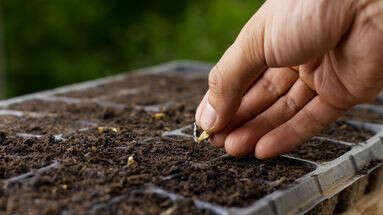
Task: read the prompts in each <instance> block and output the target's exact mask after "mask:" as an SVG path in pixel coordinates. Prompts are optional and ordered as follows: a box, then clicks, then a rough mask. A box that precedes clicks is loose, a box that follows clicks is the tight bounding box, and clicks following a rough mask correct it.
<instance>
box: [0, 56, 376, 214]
mask: <svg viewBox="0 0 383 215" xmlns="http://www.w3.org/2000/svg"><path fill="white" fill-rule="evenodd" d="M210 68H211V65H210V64H205V63H197V62H189V61H177V62H171V63H167V64H163V65H160V66H155V67H151V68H146V69H141V70H137V71H136V72H135V73H131V74H122V75H118V76H114V77H108V78H103V79H99V80H95V81H89V82H85V83H81V84H75V85H72V86H67V87H61V88H57V89H54V90H49V91H44V92H41V93H35V94H31V95H26V96H22V97H18V98H13V99H9V100H5V101H0V109H1V110H0V119H7V118H11V119H12V120H9V122H8V124H7V125H9V126H12V125H15V124H16V125H17V124H19V123H20V122H19V120H22V119H24V118H26V117H29V118H30V120H33V119H35V120H36V119H41V118H43V117H51V118H52V117H68V118H69V119H71V120H70V121H71V122H70V123H68V124H67V125H65V126H68V127H70V128H71V129H69V130H68V129H61V130H60V129H57V130H55V129H50V127H49V126H45V125H42V127H43V131H44V132H42V133H38V132H31V131H30V129H28V128H25V127H23V126H16V128H15V127H13V130H12V132H10V131H8V130H6V129H3V130H4V133H6V135H9V136H12V138H18V139H22V140H30V139H31V138H33V139H34V142H33V141H32V142H30V144H31V146H34V147H40V144H41V143H55V144H59V145H61V146H62V145H63V144H69V145H68V146H65V147H66V148H64V149H60V150H57V151H56V152H55V153H56V154H55V156H53V157H52V156H44V155H43V154H42V155H41V154H40V155H41V156H42V158H41V159H43V160H44V161H46V162H45V163H46V165H45V166H41V167H38V168H32V169H35V170H32V171H28V169H29V170H30V169H31V168H26V171H25V172H24V173H22V174H16V173H15V174H13V175H12V176H9V177H7V178H2V179H0V184H1V185H2V187H3V188H2V189H1V190H0V212H1V210H2V208H6V210H10V209H9V206H7V205H5V206H4V204H5V203H2V201H5V200H3V199H2V195H7V196H8V197H7V198H11V197H12V194H10V193H12V192H14V193H18V192H23V193H22V194H17V195H18V196H19V197H20V198H21V197H25V199H28V195H32V194H31V193H30V192H31V191H30V188H29V187H30V186H32V185H30V184H36V183H37V184H39V183H42V182H41V180H43V179H44V177H45V174H48V175H51V174H58V175H56V176H55V177H60V176H61V175H62V176H64V173H65V172H63V173H61V172H62V171H64V170H65V171H67V172H70V174H71V177H72V180H77V179H78V178H77V177H80V178H81V177H84V176H83V175H81V176H77V174H78V173H77V171H79V172H80V173H81V174H84V175H87V176H89V175H93V174H95V177H96V178H95V180H96V179H97V177H101V178H100V179H99V180H101V182H100V183H99V182H97V183H96V182H92V183H95V184H94V185H92V186H94V190H95V191H94V192H95V193H94V196H96V197H97V198H96V197H95V198H96V200H89V205H87V207H85V209H86V210H85V211H84V208H83V209H82V212H84V213H89V214H97V213H103V212H105V210H106V211H108V212H110V211H113V212H118V211H121V210H120V209H121V208H125V209H126V207H127V205H129V204H132V202H137V201H139V200H137V199H141V200H144V201H148V202H153V204H158V205H160V207H159V208H160V209H156V210H161V211H162V212H164V213H165V212H166V213H165V214H172V213H178V212H181V211H183V212H184V213H197V214H198V213H206V214H304V213H306V212H309V213H314V214H320V213H323V214H324V213H325V211H327V212H329V211H330V212H332V211H337V212H341V211H344V210H346V209H347V208H348V207H350V205H352V204H353V203H354V202H355V201H357V199H359V198H360V196H361V194H362V193H364V190H366V189H367V190H371V189H374V188H373V187H374V185H373V184H374V183H375V182H376V181H377V180H379V179H378V177H377V175H379V174H377V172H378V170H377V168H378V167H379V166H380V162H379V161H380V160H381V159H383V143H382V138H383V131H382V128H383V126H382V125H381V124H379V123H380V122H381V121H379V120H371V118H370V117H369V116H364V115H362V114H359V115H357V117H355V116H354V115H353V114H350V115H346V117H345V118H344V119H342V120H340V121H338V122H337V123H336V124H334V125H332V126H331V127H330V128H329V129H328V130H327V131H324V132H322V134H319V135H318V136H317V137H314V138H313V139H311V140H309V141H308V142H307V143H305V144H303V145H302V146H301V147H299V148H298V149H297V150H296V151H294V152H292V153H290V154H287V155H282V156H281V157H280V158H278V159H277V160H276V161H266V162H264V161H258V160H256V159H255V158H245V159H239V160H238V159H234V158H231V157H229V156H227V155H225V154H224V153H223V151H222V150H216V151H215V152H214V153H215V154H214V156H211V157H215V158H214V159H211V157H209V156H208V155H203V156H200V154H201V152H202V151H200V150H202V148H201V147H204V146H203V145H196V146H195V147H194V149H193V151H191V152H189V151H187V148H183V147H182V144H185V145H188V144H189V145H190V144H194V143H192V141H193V140H192V135H191V134H192V126H191V123H192V121H193V118H194V113H193V111H194V109H195V105H197V104H198V102H199V100H200V99H201V95H202V94H203V92H204V90H205V89H206V77H207V72H208V71H209V69H210ZM148 76H152V77H153V76H154V77H158V80H160V79H163V80H164V82H163V84H162V86H161V84H159V85H160V86H161V87H158V86H157V87H156V85H155V86H154V87H153V86H151V85H149V86H141V85H142V84H141V83H140V82H139V81H136V82H132V81H130V80H142V79H145V78H146V77H148ZM166 77H171V78H173V79H172V80H173V81H176V82H180V83H185V84H183V85H187V83H191V84H190V85H187V86H186V87H185V88H182V89H180V88H177V87H173V86H169V84H170V85H171V84H172V83H173V82H167V79H166ZM167 86H168V87H167ZM119 89H121V90H119ZM150 90H152V91H153V90H155V91H157V92H161V95H162V96H160V97H158V98H156V99H155V100H153V99H151V100H150V99H147V98H142V97H146V96H145V95H150ZM185 91H186V93H185ZM167 92H169V93H168V95H167ZM180 92H184V93H183V96H179V93H180ZM185 95H186V97H187V98H185ZM194 95H195V96H194ZM174 102H175V103H174ZM187 104H191V105H190V106H188V105H187ZM58 107H60V108H59V109H57V108H58ZM367 110H368V111H367ZM355 111H367V112H368V113H372V114H374V115H375V114H381V113H383V108H382V107H380V106H379V105H377V104H369V105H361V106H358V107H357V108H356V109H355ZM158 112H161V113H164V116H165V117H168V118H169V121H171V122H172V123H166V122H161V121H160V120H158V119H156V118H155V117H153V114H154V113H158ZM180 113H182V114H180ZM134 114H138V116H140V117H141V118H142V121H132V120H131V119H130V117H131V116H132V115H134ZM177 114H178V118H177V117H173V118H172V116H173V115H177ZM116 115H117V116H118V117H117V118H118V119H115V116H116ZM90 116H91V117H90ZM95 116H96V117H95ZM135 116H136V117H137V115H135ZM70 117H72V118H70ZM94 118H96V119H97V120H96V121H97V122H92V119H93V120H94ZM144 119H146V120H144ZM78 122H83V123H84V122H85V124H80V125H81V126H82V127H81V126H80V127H81V128H80V127H78V126H74V124H72V123H75V124H76V123H78ZM5 124H6V123H5ZM127 124H129V125H130V126H129V127H126V126H125V125H127ZM76 125H77V124H76ZM65 126H64V127H65ZM144 128H150V130H151V133H150V134H148V133H145V131H144ZM44 129H46V130H44ZM81 134H86V135H92V136H90V139H85V140H84V139H83V136H81ZM97 135H100V136H102V137H103V138H101V139H98V138H97ZM119 136H123V137H119ZM52 138H53V139H52ZM113 138H115V139H119V138H120V139H119V140H121V141H120V142H124V141H125V142H126V144H122V145H116V144H114V143H109V141H110V139H113ZM0 139H2V138H0ZM47 141H48V142H47ZM27 142H28V141H27ZM149 142H157V143H158V144H166V143H169V142H172V143H173V144H176V143H177V142H178V143H179V144H178V145H177V144H176V145H174V146H171V145H164V147H160V148H150V147H149V146H150V144H149ZM24 143H25V141H24V142H23V141H21V142H20V144H19V146H20V145H21V146H23V145H22V144H24ZM74 143H76V144H74ZM4 144H5V142H4V140H1V144H0V146H1V148H0V155H4V156H5V155H6V156H10V157H11V156H15V157H17V158H18V159H24V158H23V156H25V155H22V154H20V152H19V151H18V150H13V149H12V145H11V146H9V145H8V146H7V145H4ZM81 144H83V145H81ZM100 144H101V147H104V148H107V149H108V150H107V151H102V152H100V148H101V147H100ZM202 144H203V143H202ZM322 145H323V147H324V148H326V150H327V151H325V152H323V151H321V150H319V149H318V146H321V147H322ZM25 147H28V146H23V148H25ZM50 147H51V148H50V150H52V151H54V150H55V148H54V147H55V146H50ZM147 147H149V148H147ZM319 148H320V147H319ZM138 149H142V150H141V151H140V153H141V154H139V153H138V154H137V151H136V150H138ZM172 150H173V151H172ZM118 151H124V152H125V153H126V154H127V155H126V156H122V157H118V158H116V157H115V156H113V155H114V154H115V153H117V152H118ZM148 152H150V153H149V154H148ZM165 152H171V153H170V154H171V156H170V157H168V158H167V157H166V156H165V155H163V154H165ZM34 153H36V151H34ZM41 153H44V152H41ZM132 153H136V154H135V156H138V157H136V159H137V161H136V162H137V163H138V164H140V163H145V162H148V161H149V160H150V159H165V158H166V159H167V160H166V162H165V161H164V162H163V163H160V164H158V166H155V167H153V168H154V169H156V170H161V171H162V173H164V174H165V177H160V175H158V174H157V175H156V174H154V173H152V172H151V171H146V170H145V169H141V170H139V171H138V170H137V171H138V172H139V173H140V174H141V175H140V174H139V175H136V174H137V173H134V171H133V170H132V169H129V166H123V167H122V166H121V165H122V164H124V162H127V160H128V157H129V154H132ZM153 153H154V154H153ZM152 154H153V155H152ZM139 155H145V156H144V157H146V158H147V160H145V159H144V160H140V159H143V158H142V157H140V156H139ZM27 157H28V156H27ZM197 158H198V159H197ZM27 159H29V158H27ZM79 160H82V161H81V162H87V165H88V166H86V167H82V169H81V170H78V169H76V168H79V167H78V166H76V165H75V163H76V162H78V161H79ZM100 162H104V163H105V164H102V165H103V166H105V167H108V169H107V170H105V172H104V173H103V175H102V176H97V174H101V173H100V172H99V171H97V168H99V166H100V165H101V164H100ZM212 163H214V164H215V168H218V169H215V170H211V169H209V168H208V169H206V168H207V166H206V165H209V164H212ZM228 163H231V164H232V165H233V169H231V168H230V167H228V166H227V164H228ZM252 163H253V164H252ZM285 164H288V165H287V166H286V168H287V169H288V168H291V171H293V168H296V169H297V170H296V171H297V174H296V177H295V178H294V177H293V179H292V180H287V179H286V177H287V175H289V174H290V173H288V171H287V172H283V171H280V172H279V173H278V174H276V175H275V176H266V175H267V174H266V175H262V174H259V175H256V174H254V177H255V178H254V179H253V180H250V181H249V180H248V179H246V178H244V179H243V180H239V181H235V184H232V185H230V184H228V185H227V186H228V189H227V190H228V192H227V193H214V192H213V194H215V195H221V196H219V197H222V196H226V195H229V194H235V193H230V186H231V187H233V189H234V190H235V189H236V188H238V187H239V188H241V186H242V185H244V184H245V185H246V186H249V185H250V187H254V189H256V188H257V189H258V188H259V187H264V190H263V191H264V192H259V193H250V194H249V193H247V194H246V195H247V197H246V195H245V197H246V198H243V199H241V198H240V197H238V198H236V197H235V196H234V197H233V198H232V202H225V201H223V200H222V202H220V200H217V199H215V198H212V197H211V196H212V195H210V196H209V195H208V196H206V193H209V192H212V190H206V188H207V187H204V186H202V185H201V186H202V187H201V188H200V189H202V192H201V191H198V192H197V191H196V190H195V189H196V187H197V188H198V186H197V185H198V184H195V185H194V186H193V187H191V188H189V187H187V186H186V185H185V184H184V183H186V182H187V181H188V180H191V179H192V180H195V181H196V183H198V180H199V178H198V176H201V175H199V174H200V173H203V172H204V171H205V172H207V173H206V174H210V173H211V172H212V171H213V172H214V171H215V172H217V171H218V172H219V171H221V172H223V170H226V169H227V170H228V173H225V174H228V175H227V176H226V175H225V174H224V175H222V176H220V177H229V176H233V177H237V176H238V174H241V173H242V172H243V171H240V172H238V171H236V168H242V167H243V165H247V167H248V169H252V168H254V169H257V168H258V169H257V172H258V173H260V172H262V171H264V169H263V168H266V170H267V168H273V167H272V166H273V165H275V167H279V168H280V167H281V165H282V166H283V165H285ZM124 165H125V164H124ZM126 165H128V164H126ZM133 165H137V164H133ZM220 165H222V167H220ZM252 165H254V167H253V166H252ZM178 166H182V167H185V168H186V169H187V168H189V167H191V168H194V171H195V174H193V172H192V173H188V174H189V177H186V178H179V174H181V173H182V171H184V170H183V169H179V168H177V167H178ZM249 166H250V167H252V168H250V167H249ZM259 167H262V168H260V169H259ZM73 169H76V171H75V170H73ZM276 169H278V168H276ZM282 169H283V168H282ZM0 170H1V169H0ZM73 171H74V172H73ZM135 171H136V170H135ZM273 171H274V170H273ZM257 172H256V173H257ZM293 172H294V171H293ZM60 174H61V175H60ZM121 174H122V175H121ZM126 174H131V175H130V176H129V175H128V176H126ZM145 174H153V175H152V176H153V179H152V180H146V181H145V180H143V179H141V177H144V176H145ZM284 174H287V175H286V176H285V175H284ZM369 174H371V177H369ZM109 175H114V177H112V176H109ZM118 175H120V176H118ZM193 175H195V176H193ZM0 176H1V175H0ZM116 177H117V178H118V177H120V178H122V179H123V181H122V182H121V181H119V182H118V181H116V180H117V179H116ZM193 177H195V178H193ZM212 177H214V175H212ZM220 177H218V178H215V179H216V180H218V181H219V179H220ZM0 178H1V177H0ZM144 178H145V177H144ZM128 179H129V180H128ZM57 180H58V181H59V182H60V183H61V187H58V188H55V189H56V190H55V191H52V190H50V191H49V192H63V193H64V194H65V195H69V196H68V197H70V196H71V195H74V194H71V192H69V191H68V189H71V186H73V187H74V188H73V190H71V191H74V192H76V189H75V187H76V186H80V183H82V182H81V180H79V181H78V182H76V183H75V182H74V181H72V182H73V185H72V184H70V183H71V181H65V180H64V181H61V180H62V179H57ZM200 180H201V181H200V182H201V184H203V182H205V181H209V180H210V179H209V178H205V179H203V178H202V179H200ZM43 181H44V180H43ZM45 183H47V182H45ZM49 183H55V182H48V184H49ZM89 183H91V182H89ZM115 183H116V184H124V183H125V185H124V186H123V187H120V186H121V185H118V186H117V185H115ZM126 183H127V184H129V186H127V185H126ZM174 183H176V184H177V185H178V186H179V187H178V188H177V186H173V184H174ZM209 183H213V182H212V181H209ZM186 184H187V183H186ZM112 185H113V186H117V187H118V188H117V189H122V190H125V189H127V188H126V187H128V188H129V189H127V190H126V192H127V193H126V194H121V193H119V192H117V191H113V189H114V188H113V186H112ZM68 186H69V188H68ZM89 186H90V185H89ZM23 187H26V188H23ZM367 187H369V188H367ZM130 188H132V189H130ZM133 188H134V189H133ZM13 189H16V190H13ZM17 189H19V190H17ZM204 189H205V190H204ZM105 190H107V191H108V192H107V191H105ZM109 190H111V191H109ZM260 191H262V190H260ZM46 192H48V191H46ZM104 192H107V193H108V195H106V196H103V193H104ZM82 193H83V192H82V191H81V192H79V194H78V195H76V198H79V199H81V198H82V196H81V195H85V194H82ZM114 193H119V194H118V195H117V194H114ZM15 195H16V194H15ZM45 195H47V196H48V193H47V194H45V193H42V194H41V196H40V197H41V198H42V199H44V196H45ZM132 195H133V196H134V197H132ZM148 195H149V196H150V197H147V196H148ZM239 195H241V194H239ZM213 196H214V195H213ZM16 197H17V196H16ZM16 197H15V198H16ZM36 198H39V196H36ZM103 199H104V200H103ZM244 200H246V201H244ZM13 201H14V202H16V203H15V205H17V204H20V202H19V201H20V199H18V200H17V199H13ZM57 201H58V202H61V201H64V200H57ZM92 201H93V202H92ZM17 202H18V203H17ZM64 202H65V201H64ZM163 202H165V203H163ZM339 202H342V203H339ZM61 203H62V202H61ZM225 204H226V205H233V206H224V205H225ZM241 204H243V205H241ZM62 205H65V203H62V204H61V206H60V207H57V208H55V210H54V212H55V213H58V214H60V213H61V214H71V210H70V208H65V207H63V206H62ZM121 205H125V206H121ZM144 205H145V204H144ZM15 207H17V206H15ZM40 207H44V206H43V205H40ZM73 207H76V205H73ZM142 207H144V208H141V209H142V210H144V209H147V206H142ZM34 209H36V208H34ZM31 210H33V208H31ZM137 210H138V211H139V210H140V208H133V209H132V208H128V210H124V211H125V212H127V211H130V212H131V213H136V212H137ZM185 211H186V212H185ZM50 212H52V211H48V212H47V213H50ZM156 212H158V211H156ZM156 212H153V213H156ZM148 213H149V212H148ZM330 214H331V213H330Z"/></svg>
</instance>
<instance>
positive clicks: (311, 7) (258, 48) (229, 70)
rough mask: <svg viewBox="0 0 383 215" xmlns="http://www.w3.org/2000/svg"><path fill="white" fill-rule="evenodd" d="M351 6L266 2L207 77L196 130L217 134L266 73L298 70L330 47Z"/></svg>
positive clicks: (324, 0)
mask: <svg viewBox="0 0 383 215" xmlns="http://www.w3.org/2000/svg"><path fill="white" fill-rule="evenodd" d="M353 2H354V1H353V0H344V1H328V0H284V1H280V0H268V1H266V3H265V4H264V5H263V6H262V7H261V8H260V9H259V10H258V11H257V13H256V14H255V15H254V16H253V17H252V18H251V19H250V20H249V22H248V23H247V24H246V25H245V26H244V28H243V29H242V30H241V32H240V34H239V35H238V37H237V39H236V40H235V42H234V43H233V44H232V45H231V46H230V47H229V49H227V51H226V52H225V53H224V55H223V56H222V57H221V59H220V60H219V61H218V63H217V64H216V65H215V66H214V67H213V69H212V70H211V71H210V74H209V91H208V92H207V94H206V96H205V97H204V99H203V101H202V102H201V104H200V105H199V107H198V109H197V113H196V122H197V124H198V125H199V126H200V127H202V129H204V130H206V131H208V133H210V134H211V133H215V132H218V131H220V130H222V129H223V128H224V127H225V126H226V125H227V123H228V122H229V121H230V120H231V118H232V117H233V115H234V114H235V113H236V111H237V110H238V107H239V106H240V104H241V101H242V97H243V96H244V94H245V93H246V91H247V89H248V88H249V87H250V86H251V85H252V84H253V83H254V82H255V81H257V79H259V78H260V77H261V75H262V73H263V72H264V71H265V70H266V69H267V68H268V67H288V66H296V65H300V64H303V63H305V62H307V61H310V60H311V59H315V58H318V57H319V56H322V55H323V54H324V53H326V52H328V51H329V50H330V49H331V48H333V47H335V46H336V45H337V44H338V43H339V41H340V40H341V39H342V37H343V35H344V34H345V33H346V32H347V31H348V29H349V28H350V25H351V22H352V20H353V16H354V14H355V9H354V4H353ZM281 75H283V74H281Z"/></svg>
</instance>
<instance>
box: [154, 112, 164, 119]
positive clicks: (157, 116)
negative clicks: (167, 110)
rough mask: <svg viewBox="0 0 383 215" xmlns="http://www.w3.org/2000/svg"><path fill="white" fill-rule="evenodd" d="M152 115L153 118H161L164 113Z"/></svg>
mask: <svg viewBox="0 0 383 215" xmlns="http://www.w3.org/2000/svg"><path fill="white" fill-rule="evenodd" d="M153 117H154V119H157V120H161V119H164V118H165V114H164V113H155V114H154V115H153Z"/></svg>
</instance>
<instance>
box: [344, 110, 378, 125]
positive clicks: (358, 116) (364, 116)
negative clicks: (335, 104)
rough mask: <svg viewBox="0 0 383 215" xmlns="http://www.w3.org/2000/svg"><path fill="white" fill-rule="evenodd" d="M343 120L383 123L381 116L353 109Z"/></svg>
mask: <svg viewBox="0 0 383 215" xmlns="http://www.w3.org/2000/svg"><path fill="white" fill-rule="evenodd" d="M345 118H347V119H352V120H360V121H364V122H370V123H380V124H381V123H383V114H380V113H377V112H375V111H373V110H369V109H353V110H351V111H348V112H346V113H345Z"/></svg>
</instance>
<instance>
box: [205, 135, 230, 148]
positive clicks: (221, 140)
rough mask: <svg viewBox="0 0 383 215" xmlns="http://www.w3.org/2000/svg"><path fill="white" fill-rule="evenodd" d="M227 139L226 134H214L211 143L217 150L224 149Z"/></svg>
mask: <svg viewBox="0 0 383 215" xmlns="http://www.w3.org/2000/svg"><path fill="white" fill-rule="evenodd" d="M226 137H227V134H226V133H219V134H214V135H213V136H212V137H211V138H210V139H209V142H210V144H211V145H212V146H214V147H217V148H222V147H223V146H224V145H225V139H226Z"/></svg>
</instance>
